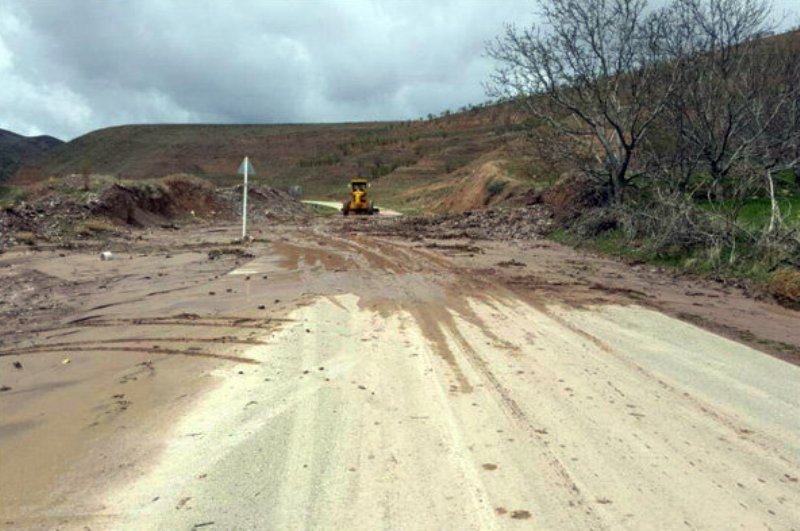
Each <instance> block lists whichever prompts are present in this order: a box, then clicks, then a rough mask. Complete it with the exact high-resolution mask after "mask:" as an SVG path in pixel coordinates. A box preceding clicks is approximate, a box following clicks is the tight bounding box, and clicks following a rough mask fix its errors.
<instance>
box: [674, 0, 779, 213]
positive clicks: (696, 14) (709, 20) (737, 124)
mask: <svg viewBox="0 0 800 531" xmlns="http://www.w3.org/2000/svg"><path fill="white" fill-rule="evenodd" d="M770 9H771V7H770V4H769V2H768V1H767V0H675V1H674V3H673V4H672V5H671V6H670V8H669V10H670V11H671V13H672V19H673V21H674V25H673V31H671V32H670V34H669V39H668V43H669V44H668V45H669V47H670V50H671V54H672V57H673V58H674V60H679V61H681V64H682V68H683V75H682V79H681V83H680V86H679V87H678V90H676V91H675V92H674V93H673V94H672V95H671V97H670V99H669V102H668V110H669V113H670V114H671V118H670V120H671V122H672V125H673V126H674V133H675V135H676V136H675V138H676V145H677V146H679V150H680V151H684V156H685V157H688V158H689V159H692V158H694V159H695V160H694V161H693V162H692V163H691V164H685V165H684V167H683V169H684V174H683V175H682V176H681V177H680V178H681V180H682V181H684V182H685V181H687V180H688V179H689V178H690V176H691V174H692V173H696V172H697V171H698V165H700V168H699V169H700V171H703V172H707V173H708V175H710V177H711V181H712V187H711V189H712V190H713V191H714V194H715V196H716V197H715V198H716V199H724V196H725V193H724V191H723V190H722V186H723V184H724V180H725V178H726V177H727V175H728V174H729V173H730V171H731V170H732V168H734V167H735V166H736V165H737V164H739V163H742V162H743V161H746V160H748V159H749V158H750V157H751V155H752V150H753V149H754V147H755V145H756V144H757V143H758V142H759V141H760V139H761V135H762V134H763V132H764V129H763V128H764V127H768V125H769V121H770V120H771V118H774V116H775V115H773V116H772V117H766V116H762V118H765V120H764V121H763V122H762V124H761V125H762V128H760V129H759V128H755V127H753V121H752V120H753V110H754V109H753V106H754V105H757V104H758V102H759V96H761V95H763V94H765V93H766V91H768V90H769V87H770V84H771V83H772V82H773V79H772V76H771V75H769V72H768V70H767V69H766V68H765V66H766V65H765V63H764V62H763V57H762V55H763V54H762V53H761V52H763V48H764V46H763V43H762V42H761V39H762V38H763V37H764V35H766V34H767V33H768V32H769V31H770V30H771V27H770V26H769V25H768V16H769V13H770ZM772 110H776V109H775V108H773V109H772ZM683 162H686V161H683Z"/></svg>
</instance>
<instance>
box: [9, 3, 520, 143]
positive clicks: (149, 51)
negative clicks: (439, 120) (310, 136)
mask: <svg viewBox="0 0 800 531" xmlns="http://www.w3.org/2000/svg"><path fill="white" fill-rule="evenodd" d="M532 9H533V7H532V5H531V4H530V3H529V2H519V1H514V0H503V1H500V0H497V1H480V0H474V1H447V0H440V1H428V2H425V1H401V0H398V1H393V2H390V1H370V0H339V1H335V0H329V1H327V0H318V1H310V0H309V1H293V2H292V1H255V0H253V1H248V0H238V1H228V2H224V1H219V0H218V1H213V2H212V1H198V0H186V1H166V0H162V1H157V0H136V1H129V2H123V1H117V2H109V1H101V0H75V1H71V0H51V1H25V0H10V2H9V1H8V0H6V2H5V3H3V4H0V75H2V77H3V79H4V80H5V83H4V84H5V87H4V88H3V91H2V93H0V127H3V128H9V129H14V130H17V131H20V132H23V133H34V132H47V133H52V134H57V135H61V136H64V137H72V136H75V135H77V134H80V133H83V132H85V131H87V130H89V129H93V128H97V127H102V126H106V125H112V124H118V123H133V122H185V121H191V122H197V121H206V122H208V121H212V122H313V121H342V120H367V119H406V118H417V117H419V116H422V115H425V114H427V113H429V112H432V113H438V112H439V111H442V110H444V109H446V108H456V107H458V106H461V105H464V104H467V103H471V102H479V101H482V100H483V99H485V98H484V95H483V90H482V88H481V82H482V81H483V80H485V78H486V75H487V73H488V71H489V70H490V68H491V65H490V64H489V62H488V61H487V60H486V59H485V58H483V57H482V51H483V43H484V41H486V40H487V39H489V38H491V37H492V36H493V35H495V34H497V33H498V32H499V31H500V30H501V28H502V23H503V22H504V21H510V20H520V19H525V18H527V19H530V16H531V11H532Z"/></svg>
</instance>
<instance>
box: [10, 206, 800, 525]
mask: <svg viewBox="0 0 800 531" xmlns="http://www.w3.org/2000/svg"><path fill="white" fill-rule="evenodd" d="M375 223H376V221H374V220H370V219H363V218H355V219H347V220H343V219H341V218H338V217H337V218H332V219H322V220H318V221H314V222H311V223H304V224H301V225H273V226H270V227H268V228H267V227H261V229H260V230H258V229H257V230H256V231H255V232H254V234H253V235H254V236H255V240H254V241H253V242H251V243H250V244H249V245H247V246H242V245H239V244H236V243H234V239H235V237H236V235H237V233H238V228H237V227H236V226H233V225H231V226H219V227H197V228H184V229H182V230H179V231H154V232H149V233H143V234H142V235H141V238H139V239H134V240H128V241H120V242H115V243H112V244H111V250H112V252H113V253H114V259H113V260H110V261H101V260H100V259H99V256H98V252H97V251H98V249H97V248H96V247H91V248H89V247H87V248H83V249H81V248H78V249H72V250H64V249H51V250H47V249H44V250H38V251H34V250H28V249H24V250H14V251H10V252H7V253H5V254H3V255H0V279H2V286H3V287H2V306H0V313H2V316H3V322H2V323H0V332H1V333H2V343H0V389H4V390H3V391H0V522H3V525H4V526H6V527H8V528H12V529H15V528H18V529H50V528H54V527H59V528H63V529H72V528H74V529H84V528H86V527H88V528H90V529H105V528H130V529H176V528H178V529H181V528H185V529H191V528H193V527H195V528H210V529H214V528H217V529H232V528H248V529H250V528H252V529H260V528H280V529H284V528H306V527H310V528H318V527H324V528H359V529H373V528H376V527H383V528H404V529H407V528H451V529H470V528H475V529H477V528H505V527H537V528H581V529H584V528H587V527H590V528H617V527H627V528H633V529H643V528H674V527H684V526H688V527H689V528H728V527H730V523H731V522H735V523H736V524H737V525H741V526H743V527H746V528H761V527H773V528H775V527H777V528H791V527H797V526H798V525H800V518H798V515H797V511H796V510H795V508H796V507H797V506H798V505H800V496H799V495H798V487H797V485H798V484H797V478H798V476H799V475H800V460H799V459H798V455H800V422H798V417H797V415H796V411H797V408H798V405H800V404H798V402H800V369H798V367H797V366H796V363H797V361H798V359H799V356H798V346H799V345H800V333H798V331H797V325H796V323H797V322H799V321H800V319H798V318H799V317H800V315H798V313H797V312H793V311H791V310H787V309H785V308H782V307H779V306H776V305H773V304H771V303H769V302H765V301H755V300H753V299H751V298H748V297H747V296H745V294H743V293H741V292H739V291H738V290H736V289H732V288H725V287H722V286H719V285H716V284H711V283H706V282H702V281H698V280H691V279H689V280H687V279H676V278H672V277H670V276H669V275H665V274H663V273H662V272H659V271H657V270H651V269H650V268H649V267H637V268H632V267H629V266H625V265H622V264H619V263H616V262H614V261H610V260H605V259H600V258H596V257H590V256H586V255H583V254H581V253H578V252H576V251H574V250H571V249H567V248H564V247H561V246H559V245H557V244H554V243H551V242H548V241H545V240H536V239H533V240H531V239H528V240H524V241H516V242H497V241H483V240H470V239H464V238H461V237H459V236H463V234H462V235H459V234H456V233H449V234H438V235H437V234H428V236H427V237H425V238H422V237H419V236H417V235H414V234H408V233H407V231H404V230H401V229H398V230H396V231H394V232H393V231H392V230H391V229H388V230H385V228H382V229H381V230H380V231H378V232H379V233H380V235H376V234H375V231H374V230H372V228H373V225H374V224H375ZM366 229H369V230H366Z"/></svg>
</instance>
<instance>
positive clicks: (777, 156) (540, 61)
mask: <svg viewBox="0 0 800 531" xmlns="http://www.w3.org/2000/svg"><path fill="white" fill-rule="evenodd" d="M540 6H541V17H540V20H541V21H542V22H541V25H537V26H534V27H529V28H518V27H515V26H508V27H507V28H506V31H505V33H504V34H503V35H501V36H499V37H498V38H497V39H496V41H494V42H493V43H491V44H490V45H489V46H488V53H489V55H490V56H491V57H493V58H494V59H495V60H496V61H497V65H498V66H497V69H496V71H495V73H494V75H493V76H492V79H491V82H490V87H489V90H490V94H491V95H492V96H495V97H502V98H505V99H507V100H509V101H513V102H515V103H517V104H518V105H519V106H520V107H521V108H522V109H523V110H524V111H525V113H526V114H527V115H528V116H529V117H530V119H529V120H528V121H526V122H525V123H526V124H528V126H529V127H528V131H529V137H530V138H531V141H532V144H533V146H534V147H533V148H532V149H535V150H538V151H540V152H541V151H546V150H549V151H550V156H551V157H552V158H553V159H560V160H562V161H568V162H569V164H570V168H569V169H568V170H567V171H565V172H563V176H562V179H561V182H560V183H557V184H556V185H555V186H554V187H553V188H554V189H556V190H558V189H559V187H560V188H561V189H566V188H569V187H573V188H574V187H581V189H582V190H581V192H580V193H571V194H566V195H564V194H562V196H560V197H559V195H558V193H555V194H551V197H556V198H558V199H559V200H560V201H561V203H560V204H559V205H558V206H559V207H561V208H562V212H559V213H557V216H559V217H560V218H561V219H560V221H561V227H562V228H561V229H560V230H559V231H557V233H556V237H558V238H560V239H562V240H565V241H570V242H572V243H577V244H582V245H589V246H591V247H594V248H596V249H598V250H602V251H605V252H610V253H613V254H617V255H623V256H627V257H631V258H633V259H637V260H647V261H651V262H656V263H662V264H666V265H672V266H676V267H679V268H681V269H685V270H690V271H695V272H702V273H707V274H711V275H714V276H717V277H739V278H748V279H753V280H756V281H760V282H763V283H764V284H766V285H769V286H771V288H772V289H773V292H775V293H776V295H778V296H779V297H783V298H785V299H787V300H790V301H794V302H795V303H800V297H798V295H797V288H796V286H797V283H798V282H800V270H799V269H798V268H800V168H798V165H800V34H799V33H798V32H789V33H786V34H782V35H777V36H775V35H773V34H772V31H773V29H774V28H773V25H772V21H773V20H774V15H775V14H774V13H773V12H772V9H771V4H769V3H768V2H767V1H765V0H672V1H670V2H668V3H667V4H660V7H655V6H649V5H648V3H647V1H646V0H611V1H608V0H550V1H548V2H542V3H541V4H540ZM565 201H566V203H565ZM570 202H571V204H567V203H570ZM565 212H566V214H565ZM776 279H777V280H776ZM779 285H780V286H786V288H785V289H784V290H783V292H781V289H780V288H779V287H778V286H779Z"/></svg>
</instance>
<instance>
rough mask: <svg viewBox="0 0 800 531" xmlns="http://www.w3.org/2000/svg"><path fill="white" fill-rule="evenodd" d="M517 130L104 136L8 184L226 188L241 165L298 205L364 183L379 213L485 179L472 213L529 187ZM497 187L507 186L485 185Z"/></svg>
mask: <svg viewBox="0 0 800 531" xmlns="http://www.w3.org/2000/svg"><path fill="white" fill-rule="evenodd" d="M520 121H521V119H520V117H519V116H518V115H517V113H516V112H515V110H514V109H512V108H511V107H510V106H500V105H495V106H488V107H483V108H475V109H472V110H468V111H464V112H460V113H456V114H448V115H447V116H443V117H441V118H437V119H433V120H427V121H408V122H372V123H345V124H303V125H141V126H121V127H112V128H108V129H101V130H98V131H94V132H91V133H89V134H87V135H84V136H82V137H79V138H77V139H75V140H73V141H71V142H68V143H66V144H64V145H62V146H60V147H59V148H57V149H55V150H53V151H52V152H51V153H49V154H48V155H47V156H46V157H45V158H44V159H42V160H41V161H40V162H39V164H38V165H37V166H33V167H28V168H25V169H23V170H22V171H20V172H18V174H17V177H16V179H15V182H16V183H18V184H28V183H32V182H36V181H40V180H42V179H45V178H48V177H50V176H63V175H69V174H75V173H92V174H107V175H115V176H118V177H120V178H125V179H142V178H154V177H162V176H165V175H170V174H175V173H188V174H193V175H198V176H201V177H204V178H207V179H210V180H212V181H215V182H220V183H230V182H233V181H238V179H239V177H238V176H237V175H236V170H237V168H238V166H239V163H240V162H241V160H242V158H243V157H244V156H245V155H248V156H250V158H251V160H252V161H253V164H254V166H255V168H256V171H257V175H256V176H255V180H256V181H257V182H261V183H264V184H269V185H271V186H275V187H278V188H284V189H286V188H288V187H290V186H294V185H299V186H302V187H303V191H304V195H305V196H306V197H314V198H331V199H340V198H341V197H342V195H343V194H344V193H345V184H346V182H347V180H348V179H349V178H350V177H353V176H357V175H358V176H365V177H369V178H371V179H372V180H373V183H374V187H373V190H374V193H375V196H376V198H377V199H378V201H379V202H380V203H382V204H385V205H387V206H394V207H401V208H402V207H405V208H407V209H411V210H416V209H420V208H423V205H424V208H426V209H430V208H435V207H436V206H438V205H439V203H440V202H441V201H442V200H444V199H445V198H447V197H448V195H449V194H452V193H453V192H455V191H457V190H461V189H462V188H463V186H465V185H466V183H465V182H464V181H465V178H466V177H468V176H470V175H473V174H475V173H476V172H477V174H478V175H479V176H480V175H484V174H485V173H487V172H488V173H489V174H491V176H490V177H484V178H483V180H482V182H484V184H485V190H483V191H481V190H478V191H475V190H474V188H475V187H474V185H473V184H470V185H469V186H470V187H471V188H473V190H472V192H471V193H472V196H474V198H475V201H477V202H478V203H479V204H480V203H485V202H487V201H488V202H491V200H492V197H495V196H497V197H499V195H498V192H499V190H500V189H503V190H506V194H507V195H508V193H509V192H512V191H514V192H515V193H517V192H520V193H521V192H522V191H524V190H526V189H529V188H530V187H531V186H532V182H529V181H531V180H532V179H531V178H530V176H527V177H526V176H522V175H515V171H514V165H513V164H512V163H511V162H510V154H511V153H512V152H513V151H514V149H515V147H514V146H515V145H516V144H517V143H518V140H519V139H520V136H521V133H520ZM488 163H491V166H486V164H488ZM481 168H483V169H481ZM487 168H488V169H487ZM501 181H509V182H510V183H512V184H511V185H510V186H508V187H507V185H506V184H493V183H495V182H501ZM489 187H492V190H491V191H490V190H489V189H488V188H489ZM512 195H513V194H512ZM487 197H488V199H487ZM463 206H464V207H465V208H468V207H470V206H476V205H472V204H464V205H463Z"/></svg>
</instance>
